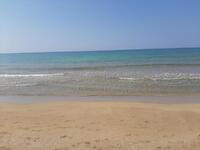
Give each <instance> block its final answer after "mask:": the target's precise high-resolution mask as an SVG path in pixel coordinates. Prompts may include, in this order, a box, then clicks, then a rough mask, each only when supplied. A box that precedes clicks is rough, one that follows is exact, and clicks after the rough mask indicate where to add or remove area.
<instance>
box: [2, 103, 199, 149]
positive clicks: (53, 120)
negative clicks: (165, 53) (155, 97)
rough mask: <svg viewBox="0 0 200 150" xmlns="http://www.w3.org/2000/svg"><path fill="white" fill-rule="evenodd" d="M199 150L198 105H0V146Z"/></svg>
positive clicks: (20, 147) (18, 147) (12, 147)
mask: <svg viewBox="0 0 200 150" xmlns="http://www.w3.org/2000/svg"><path fill="white" fill-rule="evenodd" d="M74 149H75V150H76V149H77V150H119V149H120V150H200V105H199V104H177V105H175V104H173V105H172V104H171V105H169V104H168V105H167V104H149V103H133V102H49V103H35V104H3V103H2V104H0V150H74Z"/></svg>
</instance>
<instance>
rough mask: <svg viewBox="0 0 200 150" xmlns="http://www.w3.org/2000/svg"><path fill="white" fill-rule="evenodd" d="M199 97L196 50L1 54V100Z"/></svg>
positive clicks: (198, 51) (198, 50) (199, 65)
mask: <svg viewBox="0 0 200 150" xmlns="http://www.w3.org/2000/svg"><path fill="white" fill-rule="evenodd" d="M199 93H200V48H178V49H144V50H142V49H140V50H116V51H84V52H49V53H18V54H0V96H6V95H9V96H16V95H17V96H73V95H74V96H76V95H84V96H88V95H96V96H102V95H109V96H113V95H122V96H123V95H126V96H129V95H135V96H137V95H198V94H199Z"/></svg>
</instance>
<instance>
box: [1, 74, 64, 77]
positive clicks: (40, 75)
mask: <svg viewBox="0 0 200 150" xmlns="http://www.w3.org/2000/svg"><path fill="white" fill-rule="evenodd" d="M63 75H64V73H49V74H47V73H46V74H0V77H4V78H15V77H49V76H63Z"/></svg>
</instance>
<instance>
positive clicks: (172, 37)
mask: <svg viewBox="0 0 200 150" xmlns="http://www.w3.org/2000/svg"><path fill="white" fill-rule="evenodd" d="M170 47H173V48H174V47H200V1H199V0H0V52H2V53H6V52H35V51H37V52H40V51H80V50H113V49H140V48H141V49H143V48H145V49H146V48H170Z"/></svg>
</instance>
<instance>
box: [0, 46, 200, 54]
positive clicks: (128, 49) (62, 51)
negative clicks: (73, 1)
mask: <svg viewBox="0 0 200 150" xmlns="http://www.w3.org/2000/svg"><path fill="white" fill-rule="evenodd" d="M186 48H192V49H195V48H200V47H169V48H166V47H165V48H126V49H97V50H58V51H56V50H55V51H32V52H0V54H27V53H28V54H29V53H65V52H109V51H123V50H124V51H131V50H133V51H134V50H153V49H154V50H159V49H186Z"/></svg>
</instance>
